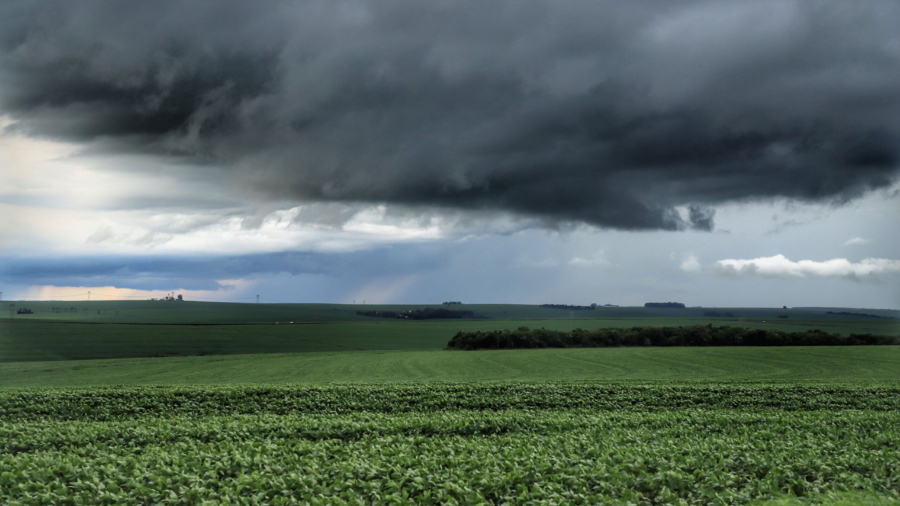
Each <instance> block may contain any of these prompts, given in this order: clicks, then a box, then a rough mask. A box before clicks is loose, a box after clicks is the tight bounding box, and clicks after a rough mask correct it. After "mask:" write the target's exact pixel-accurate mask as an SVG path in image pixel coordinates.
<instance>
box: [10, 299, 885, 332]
mask: <svg viewBox="0 0 900 506" xmlns="http://www.w3.org/2000/svg"><path fill="white" fill-rule="evenodd" d="M9 304H14V305H15V308H16V309H18V308H28V309H31V310H33V311H34V314H31V315H15V314H14V315H13V319H16V320H58V321H89V322H105V323H172V324H178V323H274V322H288V321H295V322H297V321H304V322H322V321H371V320H372V318H369V317H365V316H359V315H357V314H356V312H357V311H397V312H401V311H407V310H413V309H425V308H428V307H432V308H436V307H444V308H447V309H454V310H468V311H474V312H475V314H476V315H478V316H483V317H486V318H490V319H494V320H531V319H538V320H559V319H592V320H593V319H623V318H624V319H632V320H635V319H637V320H643V319H663V320H665V319H677V320H680V319H683V318H689V319H694V320H700V321H704V322H706V321H712V322H723V321H728V322H741V321H754V320H760V321H761V320H767V321H768V320H772V319H778V317H779V316H787V318H783V319H780V320H782V321H780V323H783V324H790V321H791V320H817V321H822V322H836V323H837V322H855V323H873V324H893V325H894V326H895V328H900V311H894V310H878V309H840V308H834V309H812V308H810V309H806V308H794V309H780V308H684V309H657V308H644V307H598V308H597V309H595V310H580V311H576V310H565V309H548V308H542V307H540V306H535V305H523V304H460V305H456V304H454V305H447V306H442V305H441V304H418V305H413V304H403V305H373V304H365V305H364V304H233V303H222V302H191V301H186V302H167V301H92V302H86V301H78V302H64V301H39V302H28V301H12V302H10V301H3V302H2V303H0V320H4V319H9V317H10V314H9V311H8V310H9ZM54 308H56V309H55V310H54ZM827 311H832V313H833V314H828V313H827ZM708 312H716V313H720V314H727V313H732V314H734V315H735V316H734V317H705V316H703V314H704V313H708ZM838 312H847V313H852V312H855V313H860V314H868V315H873V316H860V315H849V314H836V313H838ZM874 316H880V317H893V318H898V319H894V320H888V319H882V318H876V317H874Z"/></svg>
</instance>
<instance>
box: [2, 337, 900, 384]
mask: <svg viewBox="0 0 900 506" xmlns="http://www.w3.org/2000/svg"><path fill="white" fill-rule="evenodd" d="M547 380H552V381H563V380H570V381H572V380H577V381H583V380H602V381H611V380H629V381H662V382H672V381H675V382H677V381H691V382H697V381H700V382H702V381H735V382H740V381H753V382H755V381H807V382H900V348H898V347H894V346H891V347H884V346H877V347H876V346H851V347H803V348H793V347H783V348H739V347H729V348H578V349H545V350H502V351H480V352H462V351H457V352H450V351H368V352H321V353H297V354H260V355H231V356H207V357H171V358H135V359H115V360H78V361H54V362H19V363H6V364H0V385H2V386H4V387H46V386H91V385H145V384H153V385H192V384H206V385H214V384H241V383H391V382H422V381H428V382H446V381H547Z"/></svg>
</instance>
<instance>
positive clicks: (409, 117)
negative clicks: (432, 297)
mask: <svg viewBox="0 0 900 506" xmlns="http://www.w3.org/2000/svg"><path fill="white" fill-rule="evenodd" d="M898 25H900V5H898V4H897V3H895V2H889V1H880V2H879V1H876V2H870V3H866V4H864V5H850V4H846V3H842V2H836V1H833V2H819V3H806V2H798V1H771V0H770V1H761V2H753V3H746V2H738V1H723V2H700V1H676V2H661V1H659V2H657V1H644V2H629V3H620V2H583V1H578V0H566V1H555V2H549V1H546V0H540V1H539V0H531V1H524V2H521V1H520V2H496V3H491V4H482V3H475V2H447V3H442V2H433V3H426V4H422V3H415V2H409V1H387V2H379V3H377V4H370V3H364V2H354V1H337V2H325V1H321V2H319V1H311V2H304V3H302V4H300V3H296V2H287V1H284V2H273V3H272V4H268V8H266V9H261V8H259V7H258V6H251V5H249V4H246V3H244V2H237V1H216V2H213V1H191V2H187V1H180V0H170V1H166V2H161V3H156V4H154V5H153V6H152V7H150V6H141V5H139V4H116V3H106V2H94V1H87V2H78V3H72V2H64V1H52V0H45V1H40V2H24V1H21V2H20V1H10V2H4V3H3V4H2V6H0V115H6V116H7V117H8V118H9V119H10V120H11V121H12V123H11V124H9V125H8V126H7V127H6V129H7V130H8V131H10V132H17V133H20V134H23V135H28V136H32V137H39V138H50V139H56V140H62V141H67V142H73V143H76V144H79V145H82V146H83V150H84V152H85V153H93V154H98V153H99V154H110V153H123V152H124V153H130V154H143V155H149V156H153V157H159V158H164V159H166V160H167V161H168V163H184V167H185V172H186V174H185V175H184V177H185V178H188V177H191V176H190V174H187V172H190V171H191V170H192V166H207V167H212V168H214V169H215V170H214V171H213V172H214V173H216V174H218V175H217V176H214V179H213V176H209V175H208V174H207V173H206V172H204V175H203V177H209V178H210V179H209V180H210V182H211V184H212V183H213V182H215V184H216V185H218V184H223V185H230V187H231V188H233V189H234V191H235V192H236V193H237V194H239V195H241V196H242V198H243V199H245V200H247V201H258V202H270V201H279V202H283V201H301V202H312V201H319V202H338V203H351V204H352V203H357V202H361V203H369V204H382V203H387V204H395V205H399V206H401V207H403V206H408V207H410V208H412V209H415V208H416V207H417V206H427V207H432V208H437V209H441V208H451V209H464V210H476V211H489V212H495V211H499V212H501V213H502V212H513V213H517V214H519V215H523V216H526V217H533V218H538V219H539V220H542V221H540V222H541V223H553V222H571V221H574V222H585V223H589V224H593V225H598V226H602V227H610V228H618V229H628V230H640V229H667V230H677V229H687V228H692V229H698V230H710V229H712V228H713V227H714V210H713V208H714V207H715V206H716V205H717V204H721V203H726V202H736V201H746V200H759V199H763V200H765V199H774V198H785V199H789V200H799V201H816V202H843V201H846V200H849V199H853V198H856V197H858V196H860V195H862V194H863V193H865V192H866V191H868V190H871V189H875V188H884V187H887V186H889V185H890V184H892V182H893V181H895V180H896V179H897V175H898V165H900V95H898V94H897V93H896V90H897V89H900V35H898V33H897V30H896V27H897V26H898ZM116 170H121V171H126V172H127V171H128V170H129V168H128V167H122V168H119V169H116ZM198 170H199V169H198ZM180 198H182V199H187V197H185V196H181V197H180ZM185 204H189V202H188V201H187V200H185ZM321 209H327V206H326V207H321ZM679 209H681V212H679ZM323 212H324V211H323ZM309 219H310V220H311V221H313V222H315V221H316V220H317V219H318V218H316V217H309ZM335 219H338V220H340V219H344V218H341V217H340V216H337V217H336V218H335ZM260 220H262V218H260ZM254 226H256V225H255V222H254V221H253V219H252V218H247V220H246V228H247V229H251V230H252V229H253V227H254ZM110 234H111V232H110V233H107V232H105V231H103V230H100V229H98V232H97V235H95V236H92V237H93V239H94V240H95V241H97V242H102V241H104V240H108V239H109V238H110V237H112V235H110ZM757 260H759V259H757ZM734 262H742V261H739V260H734ZM747 265H749V264H747ZM753 265H756V264H753ZM851 265H858V264H851ZM732 267H733V268H735V269H738V270H739V268H738V267H737V266H736V264H735V265H734V266H732ZM743 268H744V266H743V265H742V266H741V267H740V269H743ZM798 272H799V271H798ZM804 272H805V271H804Z"/></svg>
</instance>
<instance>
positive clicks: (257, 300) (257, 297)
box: [256, 295, 259, 304]
mask: <svg viewBox="0 0 900 506" xmlns="http://www.w3.org/2000/svg"><path fill="white" fill-rule="evenodd" d="M256 303H257V304H259V295H257V296H256Z"/></svg>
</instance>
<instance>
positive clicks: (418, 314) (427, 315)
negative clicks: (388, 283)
mask: <svg viewBox="0 0 900 506" xmlns="http://www.w3.org/2000/svg"><path fill="white" fill-rule="evenodd" d="M356 314H358V315H360V316H369V317H372V318H398V319H401V320H438V319H450V318H475V312H474V311H465V310H454V309H444V308H436V309H435V308H430V307H426V308H425V309H413V310H410V311H403V312H398V311H357V312H356Z"/></svg>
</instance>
